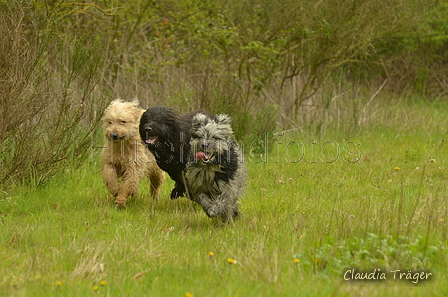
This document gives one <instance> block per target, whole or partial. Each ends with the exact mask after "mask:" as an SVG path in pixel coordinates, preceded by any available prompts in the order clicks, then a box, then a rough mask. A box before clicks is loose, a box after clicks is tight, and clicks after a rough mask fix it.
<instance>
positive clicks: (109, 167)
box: [102, 162, 118, 196]
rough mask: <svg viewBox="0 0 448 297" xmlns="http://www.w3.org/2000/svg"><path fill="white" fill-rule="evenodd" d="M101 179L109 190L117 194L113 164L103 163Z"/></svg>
mask: <svg viewBox="0 0 448 297" xmlns="http://www.w3.org/2000/svg"><path fill="white" fill-rule="evenodd" d="M102 175H103V181H104V184H105V185H106V187H107V189H108V190H109V192H110V193H111V194H112V195H114V196H117V194H118V175H117V170H116V169H115V166H114V164H112V163H111V162H109V163H105V164H104V165H103V173H102Z"/></svg>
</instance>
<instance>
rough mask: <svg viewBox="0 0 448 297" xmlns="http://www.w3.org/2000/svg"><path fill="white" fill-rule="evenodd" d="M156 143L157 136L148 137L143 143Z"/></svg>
mask: <svg viewBox="0 0 448 297" xmlns="http://www.w3.org/2000/svg"><path fill="white" fill-rule="evenodd" d="M156 141H157V136H149V137H148V138H147V139H146V140H145V143H147V144H153V143H154V142H156Z"/></svg>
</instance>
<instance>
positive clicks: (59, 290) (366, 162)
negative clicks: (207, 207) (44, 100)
mask: <svg viewBox="0 0 448 297" xmlns="http://www.w3.org/2000/svg"><path fill="white" fill-rule="evenodd" d="M447 108H448V105H447V104H446V103H444V102H434V103H433V104H425V105H422V104H419V103H400V104H397V105H395V108H394V109H390V108H384V109H383V110H382V112H380V113H379V114H377V116H376V118H375V119H376V120H375V123H373V122H371V123H370V124H369V125H368V126H366V127H364V128H362V129H359V130H358V131H356V132H350V133H349V132H348V131H343V130H340V129H338V126H337V125H335V126H333V127H329V128H328V129H327V130H326V132H325V133H324V134H320V135H318V136H317V135H314V134H313V133H311V132H309V131H306V130H301V129H296V130H294V131H289V132H284V133H281V131H279V133H276V134H274V137H273V138H272V139H271V142H273V143H271V149H270V150H269V151H268V154H267V155H266V154H265V153H263V152H261V153H259V152H257V153H254V152H250V150H249V148H250V146H251V145H250V144H248V143H244V147H245V161H246V164H247V166H248V171H249V178H248V186H247V190H246V194H245V195H244V197H243V198H242V199H241V208H240V209H241V215H240V217H239V218H238V219H237V220H236V221H235V222H234V223H229V224H223V223H221V221H220V220H219V219H209V218H208V217H207V216H206V215H205V214H204V213H203V211H202V210H201V209H200V207H198V205H195V204H194V203H192V202H190V201H188V200H187V199H186V198H180V199H178V200H174V201H172V200H170V199H169V193H170V190H171V188H172V186H173V183H172V181H171V180H170V179H169V178H167V182H166V183H165V184H164V186H163V192H162V195H161V197H160V199H159V200H157V201H153V200H152V199H150V198H149V188H148V187H149V184H148V182H144V183H143V184H142V185H141V188H140V191H141V196H142V197H141V198H140V199H139V200H135V201H133V202H131V203H130V204H129V205H128V207H127V209H126V210H119V209H116V208H115V206H114V203H113V198H112V197H111V196H110V195H109V193H108V192H107V190H106V188H105V186H104V185H103V183H102V180H101V172H100V166H99V163H98V160H99V153H100V150H99V149H96V148H94V146H92V147H91V151H90V158H89V160H88V161H86V162H84V163H83V164H82V165H81V166H68V167H67V168H65V169H63V170H62V171H61V172H60V173H58V174H57V175H56V176H55V177H53V178H52V179H50V180H49V181H48V182H47V183H46V184H45V185H44V186H40V187H35V186H33V184H32V182H31V183H29V184H25V185H21V186H17V187H15V189H13V190H11V191H10V192H6V191H2V193H1V195H2V197H1V199H0V224H1V228H0V238H1V242H2V244H1V245H0V258H1V259H2V260H1V265H0V292H1V295H2V296H187V297H188V296H229V297H230V296H393V295H398V294H399V295H402V296H404V295H406V296H446V295H447V294H448V285H447V267H448V256H447V252H446V248H447V247H446V244H447V223H448V202H447V201H448V200H447V180H448V171H447V166H448V165H447V163H446V157H445V156H446V155H447V153H448V148H447V144H446V143H445V139H446V135H447V134H446V132H447V131H446V129H447V128H446V127H448V123H447V122H448V119H447V118H446V110H447ZM101 142H102V140H101V137H98V143H99V144H101ZM255 146H256V145H252V147H255ZM351 269H355V273H357V272H365V273H376V274H375V276H376V277H377V278H379V277H380V273H383V272H384V273H385V277H386V278H387V279H386V280H380V279H374V280H368V281H356V280H350V278H354V274H351V271H352V270H351ZM375 269H376V270H375ZM398 270H400V271H398ZM347 271H349V273H346V272H347ZM393 271H395V274H394V273H393ZM408 272H410V274H409V273H408ZM420 272H425V273H428V275H429V273H430V275H429V276H428V279H427V280H425V279H421V278H416V276H415V275H416V273H420ZM399 273H404V274H403V275H402V279H401V280H400V279H399V278H400V274H399ZM418 275H420V274H418ZM375 276H374V277H375ZM394 276H395V279H394ZM406 278H408V279H406ZM409 278H411V279H409Z"/></svg>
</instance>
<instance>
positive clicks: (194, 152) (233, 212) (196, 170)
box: [186, 114, 247, 221]
mask: <svg viewBox="0 0 448 297" xmlns="http://www.w3.org/2000/svg"><path fill="white" fill-rule="evenodd" d="M190 145H191V151H190V156H189V162H188V164H187V168H186V176H187V180H188V186H189V190H190V192H191V199H192V200H193V201H195V202H197V203H198V204H200V205H201V206H202V209H203V210H204V211H205V213H206V214H207V215H208V216H209V217H221V218H222V220H223V221H228V220H233V219H234V218H235V217H236V216H237V215H238V204H239V203H238V198H239V197H241V196H242V195H243V193H244V188H245V185H246V178H247V173H246V167H245V165H244V162H243V158H242V155H241V152H240V149H239V146H238V144H237V143H236V140H235V138H234V136H233V131H232V127H231V120H230V117H229V116H227V115H223V114H221V115H217V116H216V117H215V118H211V117H209V116H207V115H204V114H197V115H196V116H195V117H194V118H193V124H192V129H191V141H190Z"/></svg>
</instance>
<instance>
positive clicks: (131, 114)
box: [101, 99, 165, 207]
mask: <svg viewBox="0 0 448 297" xmlns="http://www.w3.org/2000/svg"><path fill="white" fill-rule="evenodd" d="M143 112H144V110H143V109H142V108H140V107H139V103H138V100H134V101H132V102H126V101H123V100H121V99H116V100H114V101H112V102H111V103H110V105H109V106H108V107H107V108H106V110H105V111H104V116H103V128H104V136H105V147H104V148H103V151H102V156H101V165H102V176H103V181H104V183H105V185H106V187H107V188H108V190H109V192H110V193H112V194H113V195H114V196H115V197H116V198H115V203H116V204H117V206H119V207H125V206H126V200H127V198H128V197H129V196H133V197H138V188H139V185H140V182H141V180H142V179H143V178H144V177H145V176H148V177H149V179H150V182H151V189H150V192H151V196H152V197H153V198H157V197H158V195H159V193H160V188H161V185H162V183H163V182H164V180H165V173H164V172H163V171H162V170H161V169H160V168H159V167H158V166H157V164H156V162H155V159H154V156H153V155H152V154H151V153H150V152H148V151H147V150H146V149H145V146H144V145H143V143H142V142H141V140H140V137H139V134H138V126H139V123H140V117H141V115H142V113H143ZM120 179H121V184H120Z"/></svg>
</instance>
